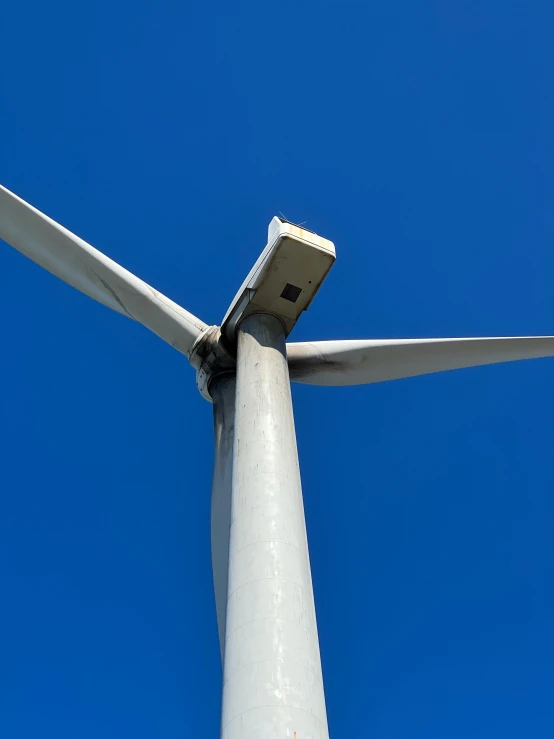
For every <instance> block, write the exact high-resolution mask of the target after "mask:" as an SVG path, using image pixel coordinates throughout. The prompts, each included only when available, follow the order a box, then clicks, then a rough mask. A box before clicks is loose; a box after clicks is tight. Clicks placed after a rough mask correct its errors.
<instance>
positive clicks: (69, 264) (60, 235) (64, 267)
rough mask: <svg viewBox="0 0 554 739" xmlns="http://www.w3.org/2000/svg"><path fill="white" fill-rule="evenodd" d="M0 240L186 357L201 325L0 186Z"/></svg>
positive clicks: (162, 296) (148, 286)
mask: <svg viewBox="0 0 554 739" xmlns="http://www.w3.org/2000/svg"><path fill="white" fill-rule="evenodd" d="M0 238H2V239H3V240H4V241H6V242H7V243H8V244H10V246H13V247H14V249H17V250H18V251H20V252H21V253H22V254H25V256H27V257H29V259H32V260H33V262H36V263H37V264H39V265H40V266H41V267H44V269H46V270H48V272H51V273H52V274H53V275H55V276H56V277H59V278H60V279H61V280H63V281H64V282H67V283H68V284H69V285H72V286H73V287H75V288H76V289H77V290H80V291H81V292H82V293H85V295H88V296H89V297H90V298H93V299H94V300H97V301H98V302H99V303H102V304H103V305H106V306H108V308H112V310H114V311H117V313H121V314H123V315H124V316H128V317H129V318H133V319H134V320H135V321H138V322H139V323H142V324H144V325H145V326H146V327H147V328H149V329H150V330H151V331H153V332H154V333H155V334H157V335H158V336H159V337H160V338H162V339H163V340H164V341H167V343H168V344H171V346H174V347H175V349H177V350H178V351H180V352H182V353H183V354H185V355H186V356H188V355H189V353H190V349H191V347H192V345H193V343H194V341H195V340H196V338H197V337H198V336H199V334H200V333H201V332H202V331H203V330H204V329H205V328H207V326H206V324H205V323H204V322H203V321H201V320H200V319H199V318H196V317H195V316H193V315H192V314H191V313H189V312H188V311H186V310H184V309H183V308H181V307H180V306H178V305H177V304H176V303H174V302H173V301H171V300H169V298H166V297H165V296H164V295H162V294H161V293H159V292H157V290H154V288H152V287H150V285H147V284H146V283H145V282H143V281H142V280H140V279H139V278H138V277H136V276H135V275H133V274H131V272H128V271H127V270H126V269H124V268H123V267H121V266H120V265H119V264H117V263H116V262H114V261H112V260H111V259H109V258H108V257H107V256H105V255H104V254H102V253H101V252H99V251H98V250H97V249H95V248H94V247H92V246H90V244H87V243H86V241H83V240H82V239H80V238H79V237H78V236H75V234H72V233H71V231H68V230H67V229H66V228H64V227H63V226H60V224H59V223H56V222H55V221H53V220H52V219H51V218H48V216H45V215H44V214H43V213H41V212H40V211H39V210H37V209H36V208H33V206H32V205H29V204H28V203H26V202H25V201H24V200H22V199H21V198H19V197H18V196H17V195H14V194H13V193H12V192H10V191H9V190H7V189H6V188H5V187H2V186H1V185H0Z"/></svg>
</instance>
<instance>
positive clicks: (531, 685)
mask: <svg viewBox="0 0 554 739" xmlns="http://www.w3.org/2000/svg"><path fill="white" fill-rule="evenodd" d="M1 24H2V58H3V62H2V71H1V72H0V140H1V146H0V179H1V181H2V183H3V184H4V185H6V186H7V187H9V188H10V189H12V190H14V191H15V192H17V193H18V194H19V195H21V196H22V197H24V198H25V199H27V200H29V201H30V202H31V203H33V204H34V205H36V206H37V207H39V208H40V209H41V210H43V211H45V212H46V213H48V214H49V215H50V216H52V217H53V218H55V219H57V220H59V221H60V222H62V223H63V224H64V225H66V226H67V227H68V228H70V229H72V230H73V231H75V232H76V233H77V234H78V235H80V236H82V237H83V238H85V239H86V240H87V241H89V242H90V243H92V244H94V245H95V246H96V247H97V248H99V249H101V250H102V251H104V252H106V253H107V254H108V255H109V256H111V257H112V258H113V259H115V260H117V261H118V262H120V263H121V264H123V265H124V266H125V267H127V268H128V269H130V270H131V271H133V272H135V273H136V274H138V275H139V276H140V277H142V278H143V279H145V280H146V281H147V282H149V283H150V284H152V285H154V286H155V287H157V288H158V289H159V290H161V291H162V292H163V293H165V294H166V295H168V296H170V297H171V298H172V299H174V300H176V301H177V302H179V303H180V304H182V305H183V306H184V307H186V308H188V309H189V310H191V311H192V312H194V313H195V314H197V315H199V316H200V317H201V318H203V319H204V320H205V321H206V322H208V323H218V322H219V321H220V320H221V318H222V316H223V314H224V312H225V309H226V307H227V305H228V303H229V302H230V300H231V298H232V297H233V295H234V294H235V292H236V290H237V289H238V287H239V285H240V283H241V282H242V279H243V278H244V276H245V275H246V273H247V271H248V270H249V269H250V267H251V265H252V264H253V262H254V261H255V259H256V257H257V256H258V254H259V252H260V251H261V249H262V248H263V246H264V245H265V238H266V229H267V225H268V223H269V221H270V219H271V217H272V216H273V215H275V214H276V213H277V212H278V211H282V212H283V213H284V214H285V215H286V216H287V217H288V218H289V219H291V220H295V221H304V220H307V227H308V228H311V229H313V230H315V231H317V232H319V233H321V234H322V235H324V236H326V237H328V238H330V239H332V240H333V241H334V242H335V244H336V248H337V262H336V264H335V267H334V269H333V271H332V273H331V275H330V277H329V279H328V280H327V282H326V283H325V286H324V288H323V289H322V290H321V292H320V294H319V295H318V296H317V299H316V300H315V301H314V303H313V305H312V307H311V309H310V311H309V312H308V313H306V314H305V315H304V316H303V317H302V320H301V321H300V323H299V324H298V326H297V328H296V329H295V331H294V334H293V338H294V339H296V340H305V339H325V338H372V337H426V336H431V337H435V336H472V335H475V336H479V335H491V336H495V335H525V334H554V289H553V284H554V250H553V240H554V206H553V203H554V175H553V172H554V143H553V142H554V138H553V131H554V45H553V43H552V37H553V27H554V8H553V6H552V3H550V2H546V1H545V2H540V1H536V2H533V0H531V1H530V2H524V1H523V0H520V1H519V2H515V1H512V0H496V1H495V0H474V1H473V2H470V1H469V0H468V1H465V2H464V1H463V0H434V1H431V0H421V1H420V2H413V0H404V1H403V2H401V1H400V0H386V1H385V0H381V1H380V2H378V1H375V2H361V1H360V2H353V1H351V0H341V1H340V2H338V1H336V2H328V1H327V2H326V1H324V0H318V2H315V1H310V2H308V1H302V0H297V1H296V2H292V1H289V2H279V3H277V2H253V1H250V2H235V3H230V2H222V1H221V0H219V1H218V2H210V3H207V2H206V3H202V2H195V3H192V2H184V3H183V2H173V1H171V0H160V1H159V2H156V3H154V2H144V1H141V0H138V1H137V0H135V1H134V2H130V0H121V1H118V0H116V1H115V2H114V1H113V0H112V2H107V0H95V1H94V2H90V1H89V0H85V1H84V2H60V1H58V0H53V2H48V3H44V2H40V3H39V2H36V0H29V1H28V2H19V3H15V2H8V3H4V6H3V8H2V19H1ZM0 274H1V275H2V289H1V290H0V310H1V312H2V316H3V321H2V355H1V356H2V362H1V364H0V378H1V381H2V392H1V394H0V418H1V424H0V459H1V461H2V464H1V472H0V594H1V601H0V603H1V605H0V634H1V637H0V736H2V737H6V739H36V738H37V737H41V738H42V737H47V738H50V737H51V738H52V739H75V738H76V737H78V738H79V739H97V738H98V737H102V738H103V739H122V738H123V737H133V739H182V738H183V737H187V738H188V737H191V739H192V737H194V738H196V737H198V739H204V737H216V736H218V727H219V700H220V689H221V671H220V657H219V647H218V643H217V631H216V620H215V610H214V603H213V592H212V582H211V563H210V544H209V505H210V476H211V463H212V425H211V424H212V419H211V408H210V406H209V405H208V404H207V403H206V401H204V400H203V399H202V398H201V397H200V395H199V394H198V392H197V390H196V387H195V382H194V373H193V371H192V370H191V369H190V368H189V367H188V366H187V364H186V361H185V360H184V358H183V357H182V356H180V355H179V354H178V353H177V352H175V351H174V350H172V349H171V348H170V347H169V346H167V345H165V344H164V343H163V342H162V341H160V340H159V339H157V338H156V337H155V336H154V335H153V334H150V333H149V332H148V331H147V330H146V329H143V328H142V327H141V326H140V325H138V324H133V323H132V322H130V321H128V320H127V319H125V318H123V317H121V316H119V315H116V314H115V313H112V312H111V311H109V310H108V309H106V308H104V307H102V306H100V305H98V304H96V303H94V302H93V301H91V300H90V299H88V298H86V297H84V296H82V295H81V294H79V293H77V292H76V291H74V290H73V289H71V288H69V287H67V286H66V285H64V284H63V283H61V282H59V281H58V280H56V279H55V278H53V277H51V276H50V275H49V274H47V273H46V272H43V271H42V270H41V269H40V268H38V267H37V266H35V265H34V264H32V263H31V262H29V261H28V260H26V259H25V258H24V257H22V256H21V255H20V254H18V253H17V252H15V251H13V250H12V249H10V248H8V247H7V246H5V245H4V244H0ZM553 386H554V360H551V359H545V360H537V361H533V362H522V363H516V364H511V365H503V366H493V367H485V368H479V369H472V370H463V371H458V372H452V373H445V374H443V375H434V376H429V377H423V378H415V379H409V380H401V381H397V382H393V383H390V384H383V385H373V386H368V387H362V388H349V389H335V388H331V389H322V388H315V387H313V388H310V387H302V386H295V387H294V401H295V414H296V422H297V430H298V442H299V449H300V455H301V468H302V475H303V481H304V494H305V505H306V515H307V523H308V532H309V540H310V549H311V556H312V566H313V575H314V587H315V592H316V600H317V611H318V618H319V630H320V638H321V649H322V658H323V665H324V672H325V685H326V694H327V703H328V714H329V725H330V731H331V736H332V737H334V738H336V739H340V738H341V737H352V739H358V738H360V739H363V738H365V737H371V739H445V738H447V739H522V738H523V737H524V738H525V739H552V736H554V701H553V700H552V697H553V695H554V635H553V621H554V586H553V583H554V465H553V446H554V418H553V415H554V391H553Z"/></svg>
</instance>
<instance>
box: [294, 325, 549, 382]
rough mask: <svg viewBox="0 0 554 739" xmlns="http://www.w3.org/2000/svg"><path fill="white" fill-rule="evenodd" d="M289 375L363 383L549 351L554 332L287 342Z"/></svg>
mask: <svg viewBox="0 0 554 739" xmlns="http://www.w3.org/2000/svg"><path fill="white" fill-rule="evenodd" d="M287 355H288V361H289V370H290V377H291V379H292V380H294V381H295V382H302V383H306V384H309V385H336V386H342V385H366V384H369V383H372V382H384V381H385V380H398V379H400V378H402V377H415V376H416V375H428V374H431V373H433V372H443V371H444V370H453V369H462V368H463V367H477V366H478V365H483V364H496V363H498V362H513V361H515V360H518V359H537V358H539V357H551V356H554V336H513V337H491V338H486V337H484V338H468V339H376V340H371V339H368V340H366V341H315V342H304V343H297V344H288V345H287Z"/></svg>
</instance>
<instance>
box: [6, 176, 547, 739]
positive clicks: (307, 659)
mask: <svg viewBox="0 0 554 739" xmlns="http://www.w3.org/2000/svg"><path fill="white" fill-rule="evenodd" d="M0 238H2V239H4V241H6V242H7V243H8V244H11V246H13V247H14V248H15V249H17V250H18V251H20V252H21V253H23V254H25V255H26V256H27V257H29V258H30V259H32V260H33V261H34V262H36V263H37V264H39V265H41V266H42V267H44V268H45V269H47V270H48V271H49V272H51V273H52V274H54V275H56V276H57V277H59V278H61V279H62V280H64V281H65V282H67V283H69V284H70V285H73V287H75V288H77V289H78V290H80V291H81V292H83V293H85V294H86V295H88V296H89V297H91V298H94V299H95V300H97V301H98V302H100V303H103V304H104V305H106V306H108V307H109V308H112V309H113V310H115V311H116V312H118V313H121V314H123V315H125V316H128V317H129V318H133V319H134V320H136V321H138V322H140V323H142V324H144V325H145V326H146V327H147V328H149V329H150V330H151V331H153V332H154V333H155V334H157V335H158V336H160V337H161V338H162V339H164V341H166V342H168V343H169V344H171V345H172V346H174V347H175V348H176V349H177V350H178V351H179V352H181V353H182V354H184V355H185V357H187V359H188V360H189V362H190V363H191V365H192V366H193V367H194V368H195V369H196V374H197V385H198V388H199V390H200V392H201V393H202V395H203V396H204V397H205V398H206V399H207V400H210V401H211V402H212V403H213V413H214V430H215V462H214V473H213V481H212V514H211V519H212V521H211V525H212V528H211V531H212V534H211V536H212V564H213V575H214V590H215V599H216V609H217V620H218V629H219V640H220V647H221V656H222V663H223V696H222V717H221V738H222V739H284V738H285V737H290V739H328V736H329V735H328V728H327V716H326V708H325V697H324V690H323V679H322V672H321V661H320V655H319V642H318V635H317V624H316V613H315V605H314V597H313V590H312V579H311V573H310V561H309V554H308V543H307V538H306V527H305V523H304V508H303V502H302V489H301V484H300V473H299V467H298V455H297V449H296V436H295V430H294V419H293V411H292V401H291V392H290V380H291V379H292V380H294V381H296V382H303V383H308V384H312V385H335V386H337V385H340V386H342V385H363V384H366V383H372V382H382V381H384V380H393V379H397V378H401V377H412V376H415V375H423V374H429V373H432V372H441V371H443V370H451V369H458V368H462V367H473V366H477V365H485V364H494V363H497V362H509V361H513V360H517V359H532V358H537V357H547V356H553V355H554V337H552V336H528V337H510V338H506V337H496V338H462V339H388V340H363V341H319V342H303V343H292V344H286V338H287V336H288V335H289V333H290V331H291V330H292V328H293V327H294V325H295V323H296V321H297V319H298V318H299V317H300V314H301V313H302V311H304V310H306V309H307V308H308V307H309V305H310V303H311V301H312V299H313V298H314V296H315V294H316V292H317V291H318V289H319V287H320V286H321V284H322V282H323V280H324V279H325V277H326V275H327V273H328V272H329V270H330V268H331V267H332V265H333V263H334V261H335V248H334V246H333V244H332V243H331V242H330V241H327V240H326V239H324V238H322V237H320V236H317V235H316V234H314V233H312V232H311V231H308V230H306V229H303V228H301V227H299V226H296V225H294V224H292V223H289V222H288V221H286V220H285V219H284V218H277V217H276V218H273V220H272V221H271V223H270V225H269V231H268V243H267V246H266V247H265V249H264V250H263V252H262V254H261V255H260V257H259V259H258V261H257V262H256V264H255V265H254V267H253V268H252V270H251V271H250V273H249V274H248V276H247V278H246V280H245V281H244V283H243V285H242V287H241V288H240V290H239V291H238V293H237V295H236V296H235V298H234V300H233V302H232V303H231V306H230V307H229V310H228V311H227V314H226V315H225V317H224V319H223V321H222V324H221V326H208V325H207V324H205V323H204V322H203V321H201V320H200V319H199V318H196V316H194V315H192V314H191V313H189V312H188V311H186V310H184V309H183V308H181V307H180V306H179V305H177V304H176V303H174V302H172V301H171V300H169V299H168V298H166V297H165V296H164V295H162V294H160V293H159V292H157V291H156V290H154V289H153V288H152V287H150V286H149V285H147V284H146V283H145V282H143V281H142V280H140V279H139V278H138V277H135V275H133V274H131V273H130V272H128V271H127V270H125V269H123V267H121V266H119V265H118V264H116V263H115V262H113V261H112V260H111V259H109V258H108V257H106V256H105V255H104V254H102V253H101V252H99V251H97V250H96V249H94V248H93V247H92V246H90V245H89V244H87V243H86V242H85V241H83V240H82V239H80V238H79V237H77V236H75V235H74V234H72V233H71V232H70V231H68V230H67V229H65V228H64V227H63V226H60V225H59V224H57V223H56V222H54V221H53V220H51V219H50V218H48V217H47V216H45V215H43V214H42V213H41V212H40V211H38V210H36V209H35V208H33V207H32V206H31V205H29V204H28V203H26V202H25V201H23V200H21V199H20V198H19V197H17V196H16V195H14V194H13V193H11V192H10V191H8V190H6V189H5V188H3V187H1V186H0Z"/></svg>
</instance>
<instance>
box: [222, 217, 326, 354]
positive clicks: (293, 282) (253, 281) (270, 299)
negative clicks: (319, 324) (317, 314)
mask: <svg viewBox="0 0 554 739" xmlns="http://www.w3.org/2000/svg"><path fill="white" fill-rule="evenodd" d="M334 262H335V246H334V244H333V243H332V242H331V241H328V240H327V239H324V238H323V237H322V236H318V235H317V234H315V233H313V231H308V230H307V229H305V228H302V227H301V226H297V225H295V224H294V223H290V222H289V221H285V220H284V219H283V218H278V217H277V216H275V218H273V219H272V221H271V223H270V224H269V228H268V233H267V246H266V247H265V249H264V250H263V252H262V253H261V254H260V257H259V259H258V260H257V262H256V264H255V265H254V266H253V267H252V269H251V270H250V272H249V274H248V276H247V278H246V279H245V281H244V282H243V284H242V285H241V287H240V290H239V291H238V293H237V294H236V295H235V297H234V299H233V302H232V303H231V305H230V307H229V310H228V311H227V313H226V314H225V317H224V319H223V323H222V326H221V330H222V335H223V339H224V341H225V342H226V343H227V344H228V345H229V346H230V347H234V346H235V345H236V342H237V339H236V330H237V326H238V325H239V323H240V322H241V321H242V320H243V319H245V318H247V317H248V316H250V315H252V314H254V313H269V314H271V315H273V316H275V317H276V318H278V319H279V320H280V321H281V323H282V324H283V327H284V329H285V336H288V335H289V334H290V332H291V331H292V329H293V328H294V325H295V323H296V321H297V320H298V319H299V318H300V315H301V313H302V312H303V311H305V310H307V309H308V307H309V305H310V303H311V302H312V300H313V299H314V297H315V294H316V293H317V291H318V290H319V288H320V287H321V284H322V282H323V280H324V279H325V277H326V276H327V274H328V272H329V270H330V269H331V267H332V266H333V264H334Z"/></svg>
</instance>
